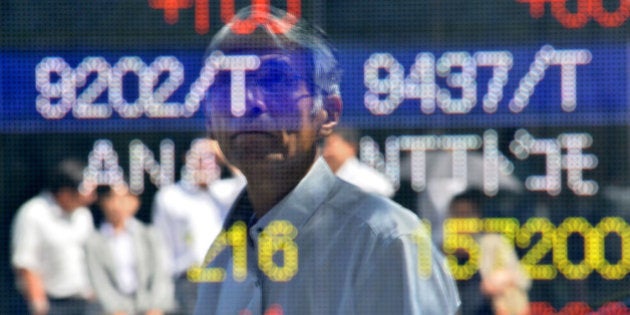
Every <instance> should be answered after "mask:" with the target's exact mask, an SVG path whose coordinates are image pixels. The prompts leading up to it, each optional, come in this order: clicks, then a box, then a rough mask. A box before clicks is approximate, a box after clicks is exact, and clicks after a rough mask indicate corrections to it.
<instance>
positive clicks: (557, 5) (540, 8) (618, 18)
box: [516, 0, 630, 28]
mask: <svg viewBox="0 0 630 315" xmlns="http://www.w3.org/2000/svg"><path fill="white" fill-rule="evenodd" d="M516 1H517V2H520V3H528V4H529V14H530V15H531V17H533V18H536V19H538V18H541V17H542V16H543V15H544V14H545V4H546V3H549V4H550V6H551V14H552V15H553V17H554V18H555V19H556V20H558V22H560V24H562V26H563V27H565V28H582V27H584V26H585V25H586V23H588V21H589V20H590V19H591V18H592V19H594V20H595V21H596V22H597V23H598V24H599V25H601V26H603V27H607V28H612V27H619V26H621V25H622V24H623V23H625V22H626V19H627V18H628V17H630V1H628V0H618V1H616V2H618V5H617V6H616V10H614V11H612V12H611V11H609V10H608V9H607V8H606V6H605V5H604V1H605V0H575V6H576V10H575V12H571V10H569V8H568V7H567V2H569V1H570V0H516Z"/></svg>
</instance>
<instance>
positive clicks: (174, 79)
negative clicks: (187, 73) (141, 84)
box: [144, 56, 184, 117]
mask: <svg viewBox="0 0 630 315" xmlns="http://www.w3.org/2000/svg"><path fill="white" fill-rule="evenodd" d="M164 72H167V73H168V77H167V78H166V80H164V82H162V84H161V85H160V86H159V87H158V88H157V89H155V91H153V88H154V87H155V85H156V84H157V83H158V80H159V78H160V75H161V74H162V73H164ZM145 75H147V76H149V77H150V80H151V90H152V91H153V92H152V94H153V95H152V102H148V103H146V104H145V108H144V109H145V111H146V115H147V116H148V117H180V116H182V115H181V112H182V106H181V104H180V103H176V102H166V101H167V100H168V98H169V97H171V95H173V93H174V92H175V91H176V90H177V88H179V87H180V86H181V85H182V83H183V82H184V66H183V65H182V63H181V62H180V61H179V60H177V58H175V57H172V56H162V57H158V58H156V59H155V61H153V63H151V66H150V67H149V68H147V70H146V72H145ZM148 81H149V80H147V82H148Z"/></svg>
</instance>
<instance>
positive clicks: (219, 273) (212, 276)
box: [187, 221, 247, 282]
mask: <svg viewBox="0 0 630 315" xmlns="http://www.w3.org/2000/svg"><path fill="white" fill-rule="evenodd" d="M228 246H232V258H233V264H234V268H233V269H232V276H233V277H234V279H235V280H236V281H243V280H245V277H247V226H246V225H245V223H244V222H242V221H238V222H236V223H234V225H232V226H231V227H230V229H229V230H228V231H221V234H219V236H217V238H216V239H215V240H214V243H212V246H210V249H208V252H207V253H206V257H205V258H204V261H203V266H207V265H208V264H210V263H212V262H213V261H214V259H215V258H217V256H219V254H220V253H221V252H222V251H223V250H225V248H226V247H228ZM187 277H188V279H189V280H190V281H192V282H222V281H224V280H225V269H223V268H221V267H207V268H204V267H192V268H190V269H189V270H188V273H187Z"/></svg>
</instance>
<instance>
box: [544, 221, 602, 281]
mask: <svg viewBox="0 0 630 315" xmlns="http://www.w3.org/2000/svg"><path fill="white" fill-rule="evenodd" d="M592 230H593V227H592V226H591V224H590V223H588V221H586V219H584V218H580V217H575V218H567V219H565V220H564V221H563V222H562V223H561V224H560V225H559V226H558V228H557V229H556V236H555V238H554V242H553V250H554V251H553V261H554V263H555V265H556V266H557V267H558V270H560V272H562V274H564V276H565V277H567V279H573V280H576V279H584V278H586V277H587V276H588V275H589V274H590V273H591V272H592V271H593V268H592V267H591V266H590V265H589V264H588V263H587V259H586V257H589V256H592V255H594V254H595V251H594V250H596V249H597V246H593V244H592V242H590V241H589V240H590V236H591V235H592V233H591V232H592ZM574 233H577V234H580V235H581V236H582V237H583V238H584V257H585V259H583V260H582V261H581V262H580V263H578V264H574V263H573V262H572V261H571V260H569V255H568V250H569V249H568V245H567V240H568V238H569V236H571V234H574Z"/></svg>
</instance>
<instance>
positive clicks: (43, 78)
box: [35, 57, 76, 119]
mask: <svg viewBox="0 0 630 315" xmlns="http://www.w3.org/2000/svg"><path fill="white" fill-rule="evenodd" d="M53 73H56V74H57V75H59V80H57V82H56V83H52V82H50V81H51V77H50V76H51V74H53ZM74 86H75V84H74V75H73V73H72V68H70V66H69V65H68V64H67V63H66V61H65V60H63V58H59V57H48V58H44V59H43V60H42V61H41V62H40V63H39V64H38V65H37V67H35V87H36V88H37V91H39V92H40V94H39V95H37V99H36V103H35V104H36V108H37V111H38V112H39V113H40V114H41V115H42V116H43V117H44V118H46V119H61V118H63V117H64V116H65V115H66V114H67V113H68V112H69V111H70V110H71V109H72V105H73V104H74V102H75V99H76V91H75V87H74ZM53 99H59V101H58V102H57V103H53V102H52V101H53Z"/></svg>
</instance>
